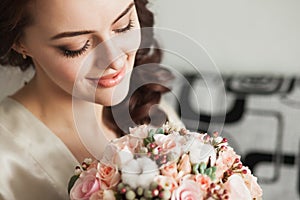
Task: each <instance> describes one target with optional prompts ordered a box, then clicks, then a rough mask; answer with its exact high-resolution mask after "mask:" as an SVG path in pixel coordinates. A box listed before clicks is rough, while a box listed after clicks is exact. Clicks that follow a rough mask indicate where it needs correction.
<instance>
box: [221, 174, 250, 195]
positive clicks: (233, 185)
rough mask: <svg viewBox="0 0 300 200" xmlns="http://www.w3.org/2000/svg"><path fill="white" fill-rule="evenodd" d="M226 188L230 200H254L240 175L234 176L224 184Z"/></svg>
mask: <svg viewBox="0 0 300 200" xmlns="http://www.w3.org/2000/svg"><path fill="white" fill-rule="evenodd" d="M224 188H225V189H226V190H227V191H228V192H229V200H237V199H243V200H252V197H251V194H250V191H249V190H248V188H247V186H246V185H245V182H244V180H243V179H242V177H241V176H240V175H238V174H233V175H232V176H230V177H229V178H228V180H227V181H226V183H225V184H224Z"/></svg>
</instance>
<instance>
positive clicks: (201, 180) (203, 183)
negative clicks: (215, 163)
mask: <svg viewBox="0 0 300 200" xmlns="http://www.w3.org/2000/svg"><path fill="white" fill-rule="evenodd" d="M194 181H195V182H196V183H198V184H199V185H200V189H201V190H202V191H204V192H205V191H206V190H207V189H208V188H209V187H210V184H211V183H212V182H211V179H210V178H209V176H207V175H205V174H197V175H195V176H194Z"/></svg>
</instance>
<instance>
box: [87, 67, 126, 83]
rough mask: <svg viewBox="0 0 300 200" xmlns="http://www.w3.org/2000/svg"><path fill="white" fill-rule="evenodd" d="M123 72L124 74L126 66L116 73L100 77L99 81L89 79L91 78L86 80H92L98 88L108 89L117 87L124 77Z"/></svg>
mask: <svg viewBox="0 0 300 200" xmlns="http://www.w3.org/2000/svg"><path fill="white" fill-rule="evenodd" d="M125 72H126V66H124V67H123V68H122V69H120V70H119V71H117V72H116V73H113V74H108V75H105V76H102V77H101V78H100V79H91V78H88V79H89V80H92V81H93V82H95V81H96V82H97V85H98V86H100V87H104V88H109V87H114V86H116V85H118V84H119V83H120V82H121V81H122V80H123V78H124V77H125Z"/></svg>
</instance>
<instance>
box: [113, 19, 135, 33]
mask: <svg viewBox="0 0 300 200" xmlns="http://www.w3.org/2000/svg"><path fill="white" fill-rule="evenodd" d="M133 27H134V25H133V20H132V19H131V20H129V23H128V25H127V26H126V27H124V28H121V29H116V30H115V33H125V32H127V31H129V30H131V28H133Z"/></svg>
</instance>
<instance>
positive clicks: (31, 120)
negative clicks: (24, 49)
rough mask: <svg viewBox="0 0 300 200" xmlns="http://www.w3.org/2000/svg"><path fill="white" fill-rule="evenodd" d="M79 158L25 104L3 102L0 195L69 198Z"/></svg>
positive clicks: (30, 199) (27, 199) (17, 199)
mask: <svg viewBox="0 0 300 200" xmlns="http://www.w3.org/2000/svg"><path fill="white" fill-rule="evenodd" d="M78 164H79V163H78V162H77V160H76V158H75V157H74V156H73V154H72V153H71V152H70V150H69V149H68V148H67V147H66V146H65V144H64V143H63V142H62V141H61V140H60V139H59V138H58V137H57V136H56V135H55V134H54V133H52V132H51V131H50V129H49V128H48V127H46V126H45V125H44V124H43V123H42V122H41V121H39V120H38V119H37V118H36V117H35V116H34V115H33V114H32V113H31V112H29V111H28V110H27V109H26V108H25V107H24V106H23V105H21V104H20V103H18V102H17V101H15V100H13V99H11V98H5V99H4V100H3V101H2V103H1V104H0V199H1V200H4V199H5V200H46V199H47V200H48V199H49V200H60V199H68V192H67V186H68V181H69V179H70V177H71V176H72V175H73V172H74V169H75V166H76V165H78Z"/></svg>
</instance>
